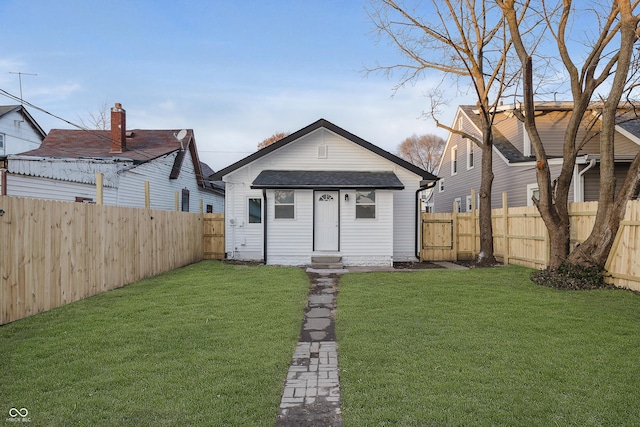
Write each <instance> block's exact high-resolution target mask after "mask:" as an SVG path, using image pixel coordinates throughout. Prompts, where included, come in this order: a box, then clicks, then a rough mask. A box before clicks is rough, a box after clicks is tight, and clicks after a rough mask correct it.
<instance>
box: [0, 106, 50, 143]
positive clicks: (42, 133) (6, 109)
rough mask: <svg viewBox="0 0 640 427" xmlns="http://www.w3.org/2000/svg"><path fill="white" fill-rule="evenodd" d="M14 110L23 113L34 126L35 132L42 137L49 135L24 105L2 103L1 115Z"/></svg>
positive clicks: (26, 119) (0, 107)
mask: <svg viewBox="0 0 640 427" xmlns="http://www.w3.org/2000/svg"><path fill="white" fill-rule="evenodd" d="M13 111H17V112H19V113H20V114H22V117H24V120H25V121H26V122H27V123H29V125H30V126H31V127H32V128H33V130H34V132H36V133H37V134H39V135H40V136H42V138H44V137H46V136H47V133H46V132H45V131H44V130H43V129H42V128H41V127H40V125H39V124H38V123H37V122H36V121H35V119H34V118H33V117H32V116H31V114H29V112H28V111H27V109H26V108H24V106H22V105H0V117H2V116H4V115H5V114H9V113H11V112H13Z"/></svg>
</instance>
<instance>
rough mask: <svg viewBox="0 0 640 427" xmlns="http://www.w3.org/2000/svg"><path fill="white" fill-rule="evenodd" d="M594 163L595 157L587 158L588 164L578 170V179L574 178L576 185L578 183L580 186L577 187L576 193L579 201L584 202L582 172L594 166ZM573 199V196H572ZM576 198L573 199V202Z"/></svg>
mask: <svg viewBox="0 0 640 427" xmlns="http://www.w3.org/2000/svg"><path fill="white" fill-rule="evenodd" d="M595 165H596V159H591V160H589V164H588V165H587V167H586V168H584V169H582V170H581V171H580V172H578V179H577V180H576V185H578V186H579V187H580V188H578V195H579V196H580V201H581V202H584V184H583V182H584V181H583V179H584V174H585V172H586V171H588V170H589V169H591V168H592V167H594V166H595ZM574 199H575V197H574ZM575 201H577V200H574V202H575Z"/></svg>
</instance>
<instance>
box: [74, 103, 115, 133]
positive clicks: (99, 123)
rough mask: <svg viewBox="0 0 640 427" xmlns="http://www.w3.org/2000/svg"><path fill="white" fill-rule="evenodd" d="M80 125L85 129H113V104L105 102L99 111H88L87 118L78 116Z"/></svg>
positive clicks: (99, 107)
mask: <svg viewBox="0 0 640 427" xmlns="http://www.w3.org/2000/svg"><path fill="white" fill-rule="evenodd" d="M78 120H80V124H81V125H82V127H84V128H85V129H95V130H109V129H111V102H109V101H108V100H104V101H103V102H102V103H101V104H100V105H99V106H98V109H97V111H95V112H93V111H87V117H85V118H82V117H80V116H78Z"/></svg>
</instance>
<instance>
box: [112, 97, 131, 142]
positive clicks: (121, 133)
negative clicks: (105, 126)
mask: <svg viewBox="0 0 640 427" xmlns="http://www.w3.org/2000/svg"><path fill="white" fill-rule="evenodd" d="M126 113H127V112H126V111H125V110H124V108H122V104H120V103H119V102H116V105H115V106H114V107H112V108H111V150H110V152H111V153H122V152H123V151H127V120H126Z"/></svg>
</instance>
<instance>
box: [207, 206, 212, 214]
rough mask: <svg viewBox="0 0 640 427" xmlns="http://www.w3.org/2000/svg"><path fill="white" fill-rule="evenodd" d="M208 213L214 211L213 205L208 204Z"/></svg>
mask: <svg viewBox="0 0 640 427" xmlns="http://www.w3.org/2000/svg"><path fill="white" fill-rule="evenodd" d="M207 213H213V205H207Z"/></svg>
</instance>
